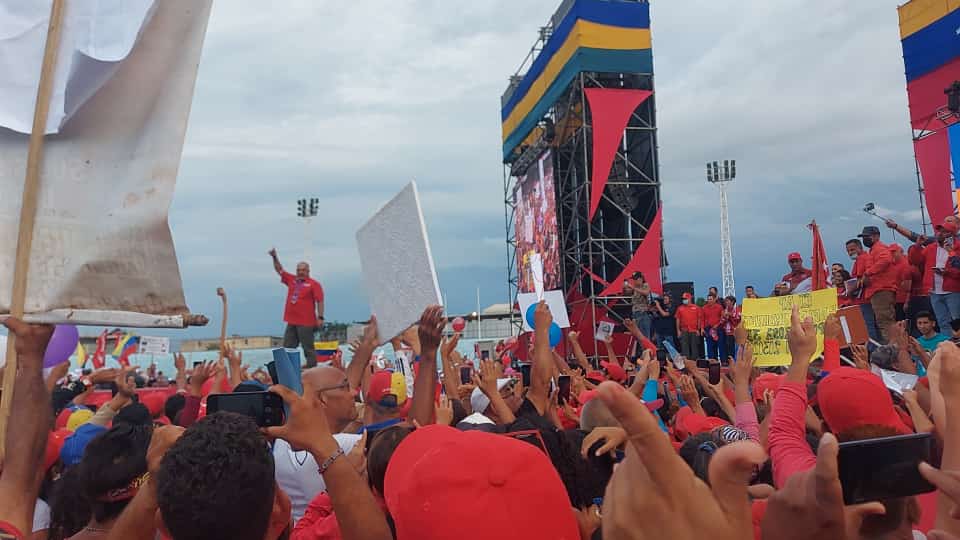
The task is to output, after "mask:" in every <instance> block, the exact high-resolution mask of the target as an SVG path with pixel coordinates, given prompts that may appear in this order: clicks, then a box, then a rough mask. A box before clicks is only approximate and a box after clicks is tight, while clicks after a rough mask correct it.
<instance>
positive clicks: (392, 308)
mask: <svg viewBox="0 0 960 540" xmlns="http://www.w3.org/2000/svg"><path fill="white" fill-rule="evenodd" d="M357 250H358V251H359V252H360V270H361V273H362V275H363V284H364V288H365V289H366V292H367V297H368V298H369V300H370V311H371V312H372V313H373V314H375V315H376V316H377V327H378V329H379V332H380V343H381V344H383V343H386V342H388V341H390V339H392V338H393V337H394V336H397V335H399V334H400V333H401V332H403V331H404V330H406V329H407V328H409V327H410V325H412V324H414V323H415V322H417V320H418V319H419V318H420V315H421V314H422V313H423V310H424V309H426V308H427V307H428V306H430V305H434V304H437V305H439V304H442V302H443V300H442V298H441V296H440V285H439V282H438V281H437V270H436V268H435V267H434V264H433V256H432V255H431V254H430V241H429V239H428V238H427V227H426V224H425V223H424V220H423V212H422V211H421V209H420V197H419V195H418V194H417V185H416V183H415V182H410V183H409V184H408V185H407V187H405V188H403V190H402V191H400V193H398V194H397V196H396V197H394V198H393V199H391V200H390V202H388V203H387V204H386V205H385V206H384V207H383V208H381V209H380V211H378V212H377V213H376V214H374V216H373V217H372V218H370V220H369V221H367V223H366V224H365V225H364V226H363V227H361V228H360V230H359V231H357Z"/></svg>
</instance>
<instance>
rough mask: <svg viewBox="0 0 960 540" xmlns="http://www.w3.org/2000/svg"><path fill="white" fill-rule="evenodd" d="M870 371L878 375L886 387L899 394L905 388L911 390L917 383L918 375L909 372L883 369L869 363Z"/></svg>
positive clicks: (901, 393) (904, 390)
mask: <svg viewBox="0 0 960 540" xmlns="http://www.w3.org/2000/svg"><path fill="white" fill-rule="evenodd" d="M870 371H872V372H873V373H875V374H877V375H879V376H880V378H881V379H883V384H884V385H885V386H886V387H887V388H888V389H890V390H893V391H894V392H896V393H898V394H900V395H901V396H902V395H903V393H904V392H906V391H907V390H913V388H914V387H915V386H916V385H917V381H918V380H919V379H920V377H918V376H917V375H913V374H911V373H901V372H899V371H892V370H889V369H883V368H880V367H877V366H876V365H871V368H870Z"/></svg>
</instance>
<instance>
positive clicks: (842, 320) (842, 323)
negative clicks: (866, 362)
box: [840, 315, 853, 343]
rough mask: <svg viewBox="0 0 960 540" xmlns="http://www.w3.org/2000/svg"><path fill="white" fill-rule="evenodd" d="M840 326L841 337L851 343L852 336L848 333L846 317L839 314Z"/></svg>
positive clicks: (848, 326)
mask: <svg viewBox="0 0 960 540" xmlns="http://www.w3.org/2000/svg"><path fill="white" fill-rule="evenodd" d="M840 328H842V329H843V337H844V339H845V340H846V342H845V343H853V336H851V335H850V325H849V324H847V317H846V316H844V315H841V316H840Z"/></svg>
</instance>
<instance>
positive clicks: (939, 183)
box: [913, 129, 953, 224]
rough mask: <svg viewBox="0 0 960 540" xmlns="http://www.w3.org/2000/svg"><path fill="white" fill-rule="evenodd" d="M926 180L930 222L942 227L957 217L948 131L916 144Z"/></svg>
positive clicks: (921, 173)
mask: <svg viewBox="0 0 960 540" xmlns="http://www.w3.org/2000/svg"><path fill="white" fill-rule="evenodd" d="M913 147H914V150H915V152H916V154H917V163H918V164H919V165H920V176H921V177H922V178H923V191H924V195H925V197H926V202H927V213H928V214H930V221H931V222H932V223H934V224H940V223H942V222H943V219H944V218H945V217H947V216H952V215H953V189H952V184H951V182H950V139H949V137H948V136H947V130H946V129H942V130H940V131H938V132H936V133H934V134H933V135H930V136H928V137H924V138H923V139H920V140H918V141H914V143H913Z"/></svg>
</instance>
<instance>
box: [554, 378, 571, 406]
mask: <svg viewBox="0 0 960 540" xmlns="http://www.w3.org/2000/svg"><path fill="white" fill-rule="evenodd" d="M557 388H558V392H559V393H558V394H557V401H558V402H559V403H560V404H561V405H562V404H564V403H566V402H568V401H570V376H569V375H560V376H559V377H557Z"/></svg>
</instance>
